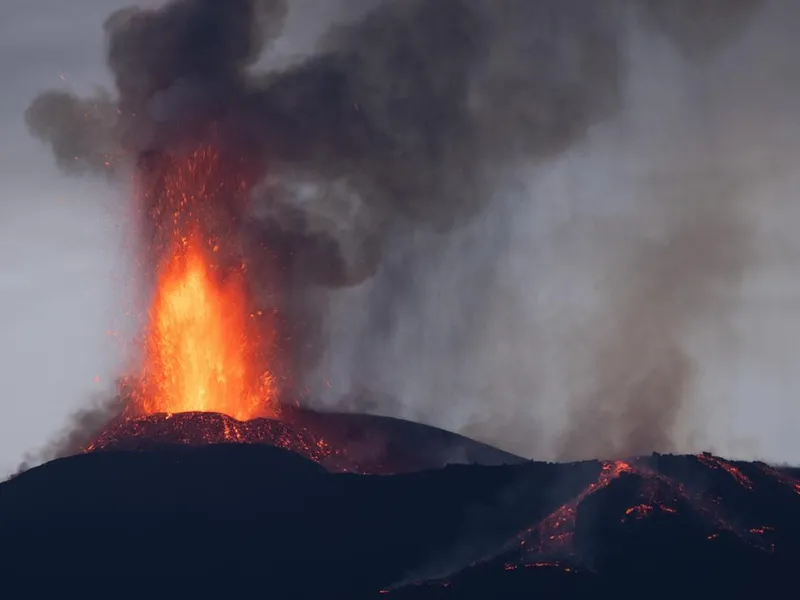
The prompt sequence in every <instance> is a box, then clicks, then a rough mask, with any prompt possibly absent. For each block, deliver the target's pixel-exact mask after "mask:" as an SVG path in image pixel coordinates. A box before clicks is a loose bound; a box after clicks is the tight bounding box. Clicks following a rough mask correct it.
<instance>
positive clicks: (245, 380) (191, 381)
mask: <svg viewBox="0 0 800 600" xmlns="http://www.w3.org/2000/svg"><path fill="white" fill-rule="evenodd" d="M164 165H165V166H164V171H165V173H162V174H161V176H160V177H157V178H156V179H155V181H154V182H152V183H151V185H150V188H151V189H150V190H149V191H148V193H147V196H146V198H145V200H146V201H148V202H149V203H150V204H151V208H150V211H149V216H150V219H151V221H153V225H154V226H155V228H156V231H155V234H156V240H157V245H158V247H157V248H156V250H157V254H158V262H159V267H158V271H157V274H156V285H155V291H154V296H153V299H152V301H151V305H150V310H149V312H148V327H147V330H146V332H145V340H144V344H143V346H144V364H143V369H142V377H141V384H140V386H139V388H140V389H139V390H138V391H137V392H136V393H135V400H136V410H137V411H138V412H140V413H143V414H145V415H148V414H155V413H179V412H193V411H196V412H216V413H221V414H224V415H228V416H230V417H233V418H235V419H238V420H240V421H244V420H249V419H252V418H255V417H264V416H274V412H275V410H274V406H275V403H274V396H275V393H274V389H273V387H274V386H273V381H272V377H271V375H270V373H269V371H268V369H266V365H265V364H264V363H265V360H264V359H265V357H264V354H263V350H264V346H265V344H264V342H265V340H264V339H263V336H262V335H261V333H262V332H261V331H260V330H259V327H258V325H257V324H256V323H255V322H254V320H253V319H251V316H250V314H249V310H248V299H247V296H246V291H245V281H244V268H243V267H241V266H238V267H230V266H224V265H222V264H221V263H222V259H221V255H222V252H221V251H220V242H218V241H216V240H218V239H219V238H220V236H222V235H225V233H226V232H231V231H233V230H234V229H233V227H229V226H228V225H229V223H226V215H225V213H224V202H223V201H222V200H226V198H223V196H224V195H225V194H237V193H239V192H241V190H240V189H238V188H237V187H236V186H227V187H226V186H225V178H224V177H223V173H221V170H220V168H219V160H218V156H217V155H216V154H215V153H214V152H213V151H212V150H209V149H207V148H204V149H202V150H200V151H197V152H195V153H193V154H191V155H189V156H188V157H186V158H182V159H180V160H169V159H165V160H164ZM222 243H223V244H228V245H230V246H235V243H236V240H235V239H223V241H222ZM225 249H226V250H228V248H227V247H226V248H225ZM232 254H233V253H231V252H226V253H225V255H226V256H227V260H228V261H230V258H231V256H232Z"/></svg>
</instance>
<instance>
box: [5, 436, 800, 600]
mask: <svg viewBox="0 0 800 600" xmlns="http://www.w3.org/2000/svg"><path fill="white" fill-rule="evenodd" d="M797 476H798V473H797V472H796V471H789V470H783V471H778V470H775V469H773V468H771V467H768V466H766V465H763V464H759V463H748V464H740V463H735V464H734V463H729V462H725V461H723V460H721V459H718V458H715V457H712V456H710V455H700V456H684V457H673V456H657V455H655V456H652V457H648V458H644V459H638V460H631V461H628V462H624V463H623V462H615V463H598V462H584V463H575V464H563V465H553V464H541V463H532V462H529V463H525V464H520V465H506V466H495V467H487V466H466V465H459V466H451V467H447V468H444V469H440V470H433V471H426V472H421V473H413V474H404V475H391V476H364V475H356V474H332V473H330V472H328V471H326V470H325V469H324V468H323V467H322V466H321V465H319V464H316V463H314V462H313V461H309V460H307V459H305V458H303V457H301V456H299V455H297V454H294V453H291V452H287V451H284V450H281V449H278V448H272V447H269V446H264V445H258V444H253V445H247V444H224V445H211V446H205V447H196V448H195V447H190V446H186V445H183V446H171V447H160V448H158V449H153V450H145V451H139V452H113V451H106V452H94V453H89V454H85V455H81V456H76V457H72V458H66V459H61V460H58V461H54V462H52V463H49V464H47V465H43V466H42V467H38V468H35V469H32V470H30V471H27V472H25V473H22V474H21V475H19V476H17V477H15V478H14V479H12V480H10V481H8V482H6V483H3V484H0V546H2V552H3V556H4V563H3V567H4V568H5V569H7V570H8V571H7V572H9V573H20V574H33V573H37V574H43V573H44V574H57V573H61V574H73V575H74V574H88V575H95V574H97V573H102V574H104V575H124V576H131V575H135V576H139V575H143V574H152V575H164V574H165V573H168V574H172V575H177V576H184V575H186V574H196V573H199V574H208V573H215V574H220V575H222V574H224V575H225V576H231V575H235V576H240V577H241V576H252V575H254V574H257V575H258V576H259V577H260V580H261V581H262V582H263V585H265V586H266V587H265V588H264V589H265V595H268V596H269V597H270V598H325V599H326V600H327V599H329V598H347V599H348V600H353V599H357V598H368V597H378V594H379V592H380V591H381V590H383V594H382V597H393V598H394V597H396V598H411V599H416V598H439V597H442V598H469V599H472V598H474V599H476V600H477V599H481V600H484V599H486V598H495V597H502V598H515V597H525V598H530V597H532V596H531V594H535V592H539V591H548V590H551V589H556V590H557V591H559V592H561V593H564V592H570V593H573V592H575V593H577V591H580V590H581V589H582V586H584V585H590V586H593V587H592V589H595V588H596V587H597V585H598V582H599V581H607V580H608V577H611V576H625V577H626V578H627V579H628V580H630V577H629V575H630V573H632V572H635V573H637V574H639V575H641V574H644V575H647V576H648V577H651V578H652V577H659V578H660V579H651V581H668V580H675V578H677V577H680V576H684V575H685V576H691V577H693V578H695V579H702V578H709V577H720V578H721V577H723V576H724V577H725V578H726V579H727V580H729V581H733V582H734V583H733V584H732V585H736V583H735V582H736V581H737V580H738V579H740V578H741V577H745V576H754V575H757V576H762V577H774V576H775V575H776V574H779V573H781V572H784V571H785V570H786V569H789V568H793V567H792V565H796V564H798V561H800V536H799V535H798V534H800V482H798V479H797ZM596 573H599V574H604V575H606V578H604V579H603V580H595V577H596V575H595V574H596ZM731 573H735V574H736V579H732V578H731V577H730V574H731ZM552 586H556V587H554V588H553V587H552ZM717 586H718V584H717ZM715 589H716V591H718V592H719V591H721V588H719V587H716V588H715ZM499 591H502V596H498V595H497V594H498V593H499ZM573 597H574V596H573Z"/></svg>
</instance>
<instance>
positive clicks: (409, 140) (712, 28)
mask: <svg viewBox="0 0 800 600" xmlns="http://www.w3.org/2000/svg"><path fill="white" fill-rule="evenodd" d="M356 4H358V6H357V7H356V5H355V4H352V5H348V7H349V10H348V13H347V14H346V15H345V14H344V13H343V12H342V13H338V12H335V11H333V10H332V9H331V10H332V13H331V14H330V15H328V17H329V22H332V23H334V26H333V27H331V28H329V29H327V31H325V33H324V34H323V35H322V36H321V38H320V40H319V43H318V44H316V45H314V46H313V50H312V51H306V52H304V53H302V54H301V55H299V56H293V57H290V58H285V59H279V57H278V58H276V57H275V56H273V54H274V53H276V52H277V49H279V48H280V45H281V40H282V39H284V38H285V37H286V36H287V35H288V33H283V34H282V32H284V31H285V30H284V29H283V27H284V24H287V23H289V22H290V21H291V18H292V16H291V15H292V13H293V11H297V10H300V11H302V10H307V9H303V8H302V6H307V3H306V4H301V3H292V2H289V3H288V4H286V3H284V2H280V1H277V0H275V1H273V0H261V1H256V0H228V1H226V2H225V3H220V2H215V1H211V0H205V1H204V0H178V1H175V2H171V3H168V4H166V5H165V6H164V7H162V8H159V9H157V10H143V9H130V10H128V9H126V10H123V11H120V12H117V13H114V14H113V15H112V16H110V17H109V18H108V19H107V21H106V24H105V32H106V35H107V39H108V64H109V67H110V68H111V71H112V73H113V76H114V81H115V86H116V89H115V91H114V92H105V91H99V92H98V93H97V94H96V95H95V96H94V97H92V98H83V97H78V96H74V95H71V94H67V93H64V92H60V91H47V92H44V93H42V94H41V95H39V96H38V97H37V98H35V99H34V100H33V102H32V103H31V105H30V106H29V108H28V110H27V112H26V115H25V117H26V122H27V124H28V126H29V128H30V131H31V132H32V133H33V135H34V136H36V137H38V138H40V139H42V140H44V141H46V142H48V143H49V144H50V146H51V147H52V149H53V152H54V154H55V157H56V161H57V163H58V165H59V166H60V167H61V168H62V169H64V170H65V171H67V172H70V173H75V174H85V173H90V172H91V173H97V174H102V176H103V177H109V176H110V177H112V179H113V178H118V177H119V175H121V174H124V173H126V172H127V169H129V168H131V167H134V166H136V167H137V168H142V167H141V165H142V164H143V161H145V162H146V159H147V157H148V156H151V155H152V154H153V153H155V154H162V153H180V152H182V151H185V149H186V148H189V147H192V146H193V145H195V144H196V143H198V142H201V141H204V140H205V139H206V137H207V136H208V135H210V131H211V130H212V129H213V131H214V135H215V136H217V137H215V140H217V141H218V143H219V144H220V146H221V147H222V148H223V150H224V152H225V154H226V156H229V157H232V158H231V160H234V158H235V159H236V160H240V159H241V158H242V157H244V159H246V163H247V170H248V173H249V174H250V175H251V176H252V177H253V179H254V180H255V181H257V182H258V184H257V185H256V186H255V187H254V188H253V194H252V197H251V198H250V199H249V202H247V203H246V204H244V205H238V204H235V205H234V204H232V205H231V207H230V209H231V210H233V211H236V212H237V216H238V217H239V218H238V220H237V222H239V223H242V232H240V233H241V235H242V236H244V238H245V239H246V240H247V243H246V244H245V245H244V246H243V252H244V259H245V260H246V261H247V263H248V264H249V265H250V267H251V269H250V270H249V272H250V273H252V274H254V277H256V278H258V274H259V273H262V274H263V273H265V271H264V270H262V269H261V265H262V263H264V262H269V261H274V260H275V256H276V255H277V256H278V262H279V263H280V265H281V272H282V273H284V277H283V278H282V279H281V282H280V286H281V287H280V290H279V292H280V299H279V300H278V301H277V302H278V305H279V306H278V308H280V310H281V312H282V313H283V315H284V317H285V319H286V320H287V323H286V329H287V332H288V333H287V336H286V337H287V339H289V338H291V339H292V340H293V341H292V343H291V344H290V345H287V346H286V347H285V348H284V349H283V350H284V352H285V353H286V354H287V355H291V357H292V358H291V362H292V370H293V375H294V377H295V387H296V389H297V390H300V389H307V390H308V391H307V394H305V395H304V397H303V399H302V400H303V402H305V403H307V404H311V405H314V406H318V407H321V408H325V409H336V410H362V409H364V408H365V407H366V408H367V409H368V410H370V411H373V412H378V413H382V414H391V415H395V416H401V417H405V418H411V419H414V420H418V421H422V422H426V423H429V424H433V425H438V426H441V427H444V428H446V429H450V430H455V431H459V432H461V433H465V434H467V435H470V436H472V437H475V438H477V439H480V440H481V441H485V442H488V443H491V444H493V445H496V446H499V447H501V448H503V449H506V450H510V451H514V452H517V453H520V454H523V455H526V456H530V457H534V458H540V459H564V458H584V457H604V458H605V457H612V456H619V455H626V454H632V453H641V452H649V451H651V450H662V451H689V450H697V449H711V450H714V451H717V452H721V453H725V454H729V455H730V454H732V455H737V456H738V455H749V456H752V455H753V454H757V455H759V456H761V457H765V458H772V459H785V460H797V459H800V456H798V455H797V454H792V452H794V451H789V450H787V448H788V446H787V445H786V444H787V442H786V441H785V440H788V438H787V437H786V436H788V435H790V434H791V432H787V433H783V434H776V435H778V437H777V438H775V439H776V440H777V441H775V440H772V441H766V437H767V436H768V434H772V433H774V430H773V429H771V428H770V427H769V426H766V425H765V426H764V427H763V428H759V430H758V431H752V430H750V429H749V426H750V424H749V423H747V419H746V418H744V417H742V415H744V414H746V413H745V411H742V410H741V409H739V408H737V407H736V406H735V404H734V398H738V397H741V395H740V391H739V389H738V388H740V387H741V386H740V383H741V380H740V379H737V373H738V372H739V371H738V370H739V365H741V364H743V363H747V362H749V361H751V360H752V359H753V358H755V357H757V356H758V354H759V353H760V352H759V350H758V349H757V348H758V347H757V344H756V343H754V341H753V339H752V337H751V338H748V337H747V335H746V334H744V333H743V332H742V325H743V324H744V323H746V322H747V320H748V318H749V317H747V313H746V312H742V311H743V308H742V307H743V305H744V304H746V298H747V294H748V290H753V289H757V288H758V283H757V282H756V283H754V282H753V281H754V280H753V277H754V276H755V275H754V274H756V273H764V269H763V264H764V262H765V260H767V259H766V258H765V256H764V250H763V249H764V243H763V240H764V236H763V233H760V231H761V229H762V227H763V226H762V225H761V222H762V220H763V217H764V215H768V214H769V212H770V211H771V210H772V208H773V205H775V204H780V203H781V200H780V199H785V198H788V197H789V196H787V195H786V193H787V192H786V188H785V187H781V184H780V183H779V182H780V181H783V182H785V181H786V180H787V179H786V178H787V177H791V176H793V174H794V169H793V160H792V159H793V158H794V157H796V156H797V150H798V142H800V139H797V138H796V136H795V137H794V138H792V136H791V135H790V134H789V133H787V131H786V128H785V126H784V124H785V123H787V122H793V121H792V119H795V109H794V105H793V103H794V104H796V100H798V99H800V98H798V91H800V90H798V87H797V86H798V81H799V80H798V77H797V74H796V73H795V72H794V70H793V67H792V64H793V61H794V59H795V58H796V56H795V54H796V52H797V49H796V48H795V45H794V44H793V42H794V40H793V31H794V30H795V29H794V28H796V26H797V25H800V21H798V19H800V9H798V8H795V7H794V4H792V3H790V2H787V1H780V0H774V1H772V2H768V1H766V0H765V1H760V0H736V1H735V2H722V1H716V0H704V1H702V2H698V1H696V0H695V1H692V2H689V1H688V0H687V1H673V2H669V3H664V2H658V1H657V0H652V1H645V2H626V1H625V0H605V1H601V2H592V3H587V2H583V1H580V0H547V1H540V2H529V1H525V0H507V1H506V2H503V3H499V4H498V3H496V2H492V1H490V0H441V1H438V2H430V1H427V0H404V1H400V0H395V1H391V0H386V1H383V2H377V1H376V2H362V3H356ZM342 5H343V6H344V4H342ZM354 7H355V8H354ZM323 30H324V29H323ZM789 99H792V100H791V101H790V100H789ZM783 185H784V186H785V185H786V184H785V183H784V184H783ZM768 199H771V200H768ZM220 201H225V200H224V199H220ZM790 208H791V207H789V206H788V205H787V207H786V210H789V209H790ZM265 247H266V248H269V251H270V252H269V257H266V256H265V252H264V248H265ZM269 268H270V269H271V268H272V267H271V263H270V267H269ZM259 283H260V284H261V285H263V287H264V289H263V290H262V291H263V293H262V294H261V296H263V298H265V299H266V298H269V302H275V300H274V298H275V295H276V290H275V288H274V286H271V285H270V284H269V282H266V281H264V280H263V278H262V280H261V281H255V282H254V285H259ZM265 301H266V300H265ZM298 340H299V341H298ZM753 381H755V379H753ZM750 385H751V386H755V388H756V389H757V387H758V386H757V385H756V384H754V383H751V384H750ZM742 389H743V388H742ZM751 389H752V388H751ZM751 402H752V401H751ZM773 410H777V411H778V412H779V413H781V414H783V415H785V417H784V420H788V422H791V421H792V420H793V419H795V418H796V416H798V415H797V412H796V409H795V408H794V407H793V404H792V403H791V401H790V400H787V399H780V400H778V401H776V403H775V404H774V405H773ZM790 417H791V418H790ZM736 419H741V421H738V422H737V421H736ZM748 435H752V436H754V437H755V439H756V440H757V441H756V443H755V445H751V444H748V441H749V440H748V439H747V436H748ZM794 448H795V450H796V451H797V452H798V453H800V449H797V447H796V446H794Z"/></svg>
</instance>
